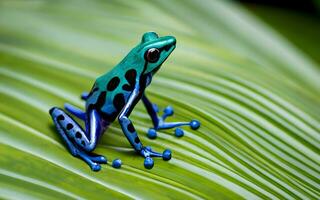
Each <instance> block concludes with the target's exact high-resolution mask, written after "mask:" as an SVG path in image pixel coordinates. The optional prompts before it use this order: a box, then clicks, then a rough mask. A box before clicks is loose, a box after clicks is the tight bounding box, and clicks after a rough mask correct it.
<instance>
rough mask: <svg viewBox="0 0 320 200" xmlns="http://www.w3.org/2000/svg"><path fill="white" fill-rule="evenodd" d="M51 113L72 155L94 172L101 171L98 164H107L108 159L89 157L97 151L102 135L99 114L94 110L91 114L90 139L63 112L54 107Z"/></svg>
mask: <svg viewBox="0 0 320 200" xmlns="http://www.w3.org/2000/svg"><path fill="white" fill-rule="evenodd" d="M49 112H50V115H51V117H52V119H53V121H54V124H55V125H56V128H57V130H58V132H59V134H60V135H61V137H62V139H63V140H64V141H65V142H66V144H67V147H68V149H69V150H70V152H71V154H72V155H73V156H76V157H79V158H81V159H82V160H84V161H85V162H86V163H87V164H88V165H89V166H90V167H91V169H92V170H93V171H99V170H100V169H101V166H100V164H98V163H106V162H107V160H106V158H105V157H103V156H99V155H97V156H91V155H88V153H90V152H91V151H93V150H94V149H95V147H96V144H97V140H98V138H99V137H100V134H101V133H102V127H101V125H100V121H99V115H98V113H97V112H96V111H95V110H92V111H91V112H90V114H89V116H90V120H89V124H88V125H87V127H88V130H87V132H88V133H89V134H88V135H89V137H87V135H86V133H85V132H84V131H83V129H82V128H81V126H80V125H79V124H78V123H77V122H76V121H74V120H73V119H72V118H71V117H70V116H69V115H68V114H66V113H65V112H64V111H63V110H61V109H59V108H55V107H54V108H52V109H50V111H49ZM86 123H87V122H86Z"/></svg>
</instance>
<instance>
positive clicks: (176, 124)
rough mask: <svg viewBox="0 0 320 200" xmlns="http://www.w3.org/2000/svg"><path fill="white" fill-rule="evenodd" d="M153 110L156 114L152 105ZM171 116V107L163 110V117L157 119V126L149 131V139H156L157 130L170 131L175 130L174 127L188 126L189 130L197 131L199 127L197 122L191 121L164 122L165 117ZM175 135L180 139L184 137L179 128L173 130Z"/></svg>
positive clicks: (156, 108)
mask: <svg viewBox="0 0 320 200" xmlns="http://www.w3.org/2000/svg"><path fill="white" fill-rule="evenodd" d="M153 109H154V110H155V111H156V112H158V111H159V110H158V107H157V106H156V105H155V104H153ZM172 115H173V108H172V107H171V106H167V107H166V108H165V109H164V110H163V115H162V116H161V117H159V118H158V125H157V126H155V127H154V128H151V129H149V131H148V134H147V136H148V137H149V138H151V139H154V138H156V137H157V132H156V131H157V130H161V129H170V128H175V127H180V126H190V127H191V129H193V130H197V129H198V128H199V127H200V122H199V121H198V120H195V119H193V120H191V121H190V122H165V120H166V119H167V117H169V116H172ZM175 135H176V136H177V137H181V136H183V135H184V132H183V130H182V129H181V128H177V129H176V130H175Z"/></svg>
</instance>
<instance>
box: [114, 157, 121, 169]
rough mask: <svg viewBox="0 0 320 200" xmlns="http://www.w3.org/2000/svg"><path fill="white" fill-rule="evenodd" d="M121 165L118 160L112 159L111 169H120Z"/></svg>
mask: <svg viewBox="0 0 320 200" xmlns="http://www.w3.org/2000/svg"><path fill="white" fill-rule="evenodd" d="M121 165H122V161H121V160H120V159H119V158H117V159H114V160H113V161H112V167H113V168H120V167H121Z"/></svg>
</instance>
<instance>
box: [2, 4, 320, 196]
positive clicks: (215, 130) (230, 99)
mask: <svg viewBox="0 0 320 200" xmlns="http://www.w3.org/2000/svg"><path fill="white" fill-rule="evenodd" d="M150 30H153V31H156V32H158V33H159V34H160V35H174V36H175V37H176V38H177V42H178V43H177V49H176V50H175V51H174V53H173V54H172V55H171V56H170V58H169V59H168V60H167V61H166V63H164V65H163V66H162V69H161V70H160V71H159V72H158V74H157V75H156V77H154V80H153V82H152V84H151V86H150V87H149V88H148V90H147V93H148V94H149V96H150V98H151V100H152V101H153V102H154V103H157V104H158V105H159V106H160V107H161V108H164V107H165V106H167V105H172V106H173V107H174V108H175V116H174V117H172V118H171V120H173V121H188V120H191V119H198V120H200V121H201V123H202V126H201V128H200V129H199V130H197V131H193V130H191V129H189V128H185V136H184V137H182V138H176V137H174V136H173V130H168V131H161V132H160V133H159V134H158V138H157V139H156V140H149V139H148V138H147V137H146V132H147V130H148V128H149V127H150V126H151V120H150V119H149V117H148V115H147V113H146V111H145V110H144V108H143V106H142V105H141V104H138V105H137V106H136V108H135V110H134V111H133V113H132V115H131V119H132V120H133V122H134V124H135V126H136V127H137V130H138V132H139V133H140V138H141V139H142V142H143V143H144V144H148V145H151V146H153V147H154V149H155V150H157V151H163V150H164V149H165V148H170V149H172V150H173V158H172V159H171V160H170V161H169V162H164V161H163V160H161V159H155V166H154V168H153V169H152V170H147V169H145V168H144V167H143V158H142V157H140V156H139V155H137V154H135V153H134V151H133V150H132V148H131V147H130V145H129V143H128V142H127V140H126V138H125V137H124V136H123V134H122V132H121V129H120V128H119V125H118V123H117V122H115V123H114V124H113V125H112V127H111V128H110V129H108V130H107V132H106V134H105V135H104V136H103V138H102V141H101V142H100V143H99V145H98V147H97V149H96V151H95V152H96V153H99V154H102V155H105V156H106V157H107V158H108V160H109V163H110V161H112V160H113V159H115V158H121V160H122V161H123V163H124V164H123V166H122V168H121V169H114V168H112V167H111V165H110V164H107V165H103V168H102V170H101V171H100V172H98V173H96V172H92V171H91V170H90V169H89V167H88V166H87V165H86V164H85V163H84V162H83V161H81V160H79V159H76V158H74V157H72V156H71V155H70V153H69V152H68V151H67V150H66V148H65V146H64V143H63V141H62V140H61V139H60V137H59V136H58V134H57V132H56V131H55V128H54V127H53V123H52V121H51V118H50V116H49V114H48V109H49V108H51V107H52V106H59V107H62V106H63V103H65V102H69V103H71V104H74V105H76V106H79V107H83V102H82V101H81V100H80V98H79V95H80V94H81V92H83V91H88V90H89V89H90V88H91V86H92V84H93V82H94V80H95V78H96V77H97V76H99V75H100V74H103V73H105V72H106V71H108V70H110V69H111V68H112V67H113V66H114V65H116V64H117V63H118V62H119V61H120V60H121V59H122V58H123V57H124V56H125V55H126V53H127V52H128V51H129V50H130V49H131V48H133V46H135V45H136V44H137V43H138V42H139V41H140V38H141V36H142V34H143V33H144V32H146V31H150ZM302 37H303V36H302ZM319 74H320V73H319V68H318V66H317V64H315V62H314V61H313V60H311V59H310V58H309V57H307V56H306V55H304V53H303V52H301V51H300V50H299V49H297V48H295V47H294V46H293V45H291V43H290V42H288V41H287V40H286V39H285V38H283V37H282V36H280V35H279V34H277V32H276V31H274V30H272V29H270V28H269V27H267V26H266V25H264V24H263V23H262V22H260V21H259V20H257V19H256V18H255V17H253V16H252V15H251V14H249V13H247V11H246V10H244V9H243V8H242V7H240V6H239V5H237V4H235V3H232V2H229V1H209V0H201V1H192V0H187V1H161V0H158V1H124V0H123V1H110V2H102V1H55V2H50V1H2V2H0V99H1V103H0V197H1V198H5V199H50V198H52V199H63V198H68V199H69V198H71V199H259V198H263V199H319V198H320V191H319V187H320V184H319V183H320V180H319V177H320V167H319V164H320V156H319V152H320V151H319V147H320V135H319V132H320V131H319V130H320V126H319V124H320V123H319V121H320V115H319V114H320V107H319V98H320V79H319Z"/></svg>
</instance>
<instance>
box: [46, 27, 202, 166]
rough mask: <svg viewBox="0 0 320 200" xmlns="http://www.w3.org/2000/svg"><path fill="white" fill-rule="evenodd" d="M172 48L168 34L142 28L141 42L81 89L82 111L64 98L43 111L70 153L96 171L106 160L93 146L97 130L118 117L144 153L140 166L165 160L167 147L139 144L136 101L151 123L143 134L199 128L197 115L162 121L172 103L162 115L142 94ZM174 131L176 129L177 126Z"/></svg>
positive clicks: (168, 152) (169, 154)
mask: <svg viewBox="0 0 320 200" xmlns="http://www.w3.org/2000/svg"><path fill="white" fill-rule="evenodd" d="M175 48H176V38H175V37H174V36H162V37H159V36H158V34H157V33H155V32H146V33H144V34H143V36H142V39H141V42H140V43H139V44H138V45H137V46H135V47H134V48H133V49H132V50H131V51H130V52H129V53H128V54H127V55H126V56H125V57H124V59H123V60H122V61H121V62H120V63H119V64H117V65H116V66H115V67H113V68H112V69H111V70H110V71H108V72H106V73H105V74H103V75H101V76H100V77H98V78H97V79H96V80H95V82H94V84H93V86H92V88H91V90H90V92H83V93H82V94H81V98H82V99H83V100H84V101H85V111H83V110H82V109H81V108H78V107H76V106H74V105H72V104H69V103H65V105H64V108H65V110H66V111H67V112H65V111H64V110H63V109H62V108H59V107H52V108H51V109H50V110H49V114H50V116H51V118H52V120H53V123H54V125H55V127H56V129H57V132H58V133H59V135H60V136H61V138H62V140H63V141H64V142H65V144H66V147H67V149H68V150H69V151H70V153H71V154H72V155H73V156H74V157H78V158H80V159H81V160H83V161H85V162H86V163H87V164H88V165H89V166H90V168H91V170H93V171H99V170H101V164H105V163H107V159H106V157H104V156H103V155H97V154H94V153H93V151H94V150H95V148H96V146H97V144H98V141H99V140H100V139H101V137H102V135H103V133H104V132H105V131H106V130H107V129H108V127H109V126H110V125H111V124H112V122H114V121H116V120H118V122H119V124H120V126H121V129H122V132H123V133H124V135H125V136H126V138H127V140H128V141H129V143H130V144H131V146H132V147H133V149H134V150H135V151H136V152H137V153H138V154H139V155H141V156H142V157H143V158H144V167H145V168H146V169H151V168H153V166H154V160H153V157H160V158H162V159H163V160H165V161H168V160H170V159H171V157H172V152H171V150H170V149H165V150H164V151H163V152H162V153H159V152H156V151H153V150H152V148H151V147H149V146H144V145H143V144H142V142H141V141H140V139H139V136H138V133H137V131H136V129H135V127H134V125H133V123H132V121H131V120H130V118H129V116H130V114H131V112H132V111H133V109H134V107H135V105H136V104H137V103H138V102H139V101H140V100H141V101H142V102H143V104H144V106H145V108H146V110H147V112H148V114H149V115H150V118H151V121H152V123H153V128H151V129H149V131H148V132H149V133H155V131H158V130H162V129H170V128H175V127H180V126H186V125H189V126H190V127H191V128H192V129H194V130H196V129H198V128H199V127H200V122H199V121H198V120H191V121H190V122H166V118H167V117H168V116H171V115H172V114H173V108H172V107H171V106H168V107H166V108H165V109H164V114H163V115H162V116H160V115H159V109H158V106H157V105H156V104H153V103H151V101H150V100H149V98H148V97H147V96H146V92H145V90H146V88H147V87H148V86H149V85H150V83H151V81H152V78H153V76H154V75H155V74H156V72H157V71H158V70H159V69H160V67H161V66H162V64H163V63H164V62H165V61H166V59H167V58H168V57H169V55H170V54H171V53H172V52H173V50H174V49H175ZM72 116H74V117H76V118H78V119H79V120H82V121H83V122H84V126H85V127H84V128H82V126H80V125H79V123H78V122H77V121H76V120H75V119H74V118H73V117H72ZM178 132H179V133H181V130H180V129H179V131H178ZM151 135H152V134H151ZM153 135H154V134H153ZM117 161H118V160H117ZM118 163H121V162H118ZM117 166H119V165H117Z"/></svg>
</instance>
